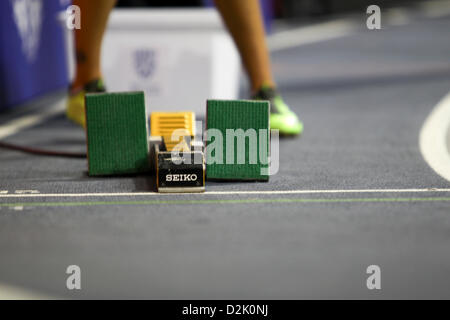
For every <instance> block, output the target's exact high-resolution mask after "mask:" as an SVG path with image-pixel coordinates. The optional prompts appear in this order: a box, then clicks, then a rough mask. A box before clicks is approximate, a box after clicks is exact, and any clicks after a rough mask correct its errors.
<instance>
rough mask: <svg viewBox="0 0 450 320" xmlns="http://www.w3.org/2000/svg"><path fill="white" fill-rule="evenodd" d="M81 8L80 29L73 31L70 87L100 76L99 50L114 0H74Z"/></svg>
mask: <svg viewBox="0 0 450 320" xmlns="http://www.w3.org/2000/svg"><path fill="white" fill-rule="evenodd" d="M74 4H75V5H77V6H79V7H80V9H81V29H80V30H76V31H75V47H76V57H77V64H76V73H75V80H74V82H73V84H72V87H74V88H77V87H83V86H84V85H86V84H87V83H89V82H91V81H93V80H98V79H100V78H101V70H100V52H101V45H102V39H103V34H104V32H105V28H106V24H107V22H108V16H109V13H110V12H111V10H112V8H113V7H114V5H115V4H116V0H74Z"/></svg>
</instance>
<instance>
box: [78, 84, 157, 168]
mask: <svg viewBox="0 0 450 320" xmlns="http://www.w3.org/2000/svg"><path fill="white" fill-rule="evenodd" d="M85 102H86V132H87V149H88V167H89V175H90V176H102V175H121V174H134V173H142V172H148V171H149V170H150V163H149V160H148V154H149V146H148V128H147V127H148V125H147V115H146V111H145V102H144V93H143V92H127V93H96V94H86V100H85Z"/></svg>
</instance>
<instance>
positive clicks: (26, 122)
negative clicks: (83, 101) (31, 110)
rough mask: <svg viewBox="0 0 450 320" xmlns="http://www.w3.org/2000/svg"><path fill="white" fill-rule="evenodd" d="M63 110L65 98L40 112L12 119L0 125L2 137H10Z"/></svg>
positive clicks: (0, 137) (0, 136)
mask: <svg viewBox="0 0 450 320" xmlns="http://www.w3.org/2000/svg"><path fill="white" fill-rule="evenodd" d="M63 111H64V100H63V99H61V101H59V102H58V103H55V104H54V105H53V106H52V107H50V108H48V109H45V110H44V111H42V112H40V113H36V114H30V115H26V116H23V117H20V118H18V119H15V120H11V121H10V122H7V123H6V124H3V125H1V126H0V139H3V138H6V137H9V136H11V135H13V134H16V133H17V132H19V131H21V130H24V129H26V128H29V127H32V126H35V125H38V124H40V123H42V122H44V121H45V120H47V119H49V118H51V117H53V116H55V115H58V114H61V113H62V112H63Z"/></svg>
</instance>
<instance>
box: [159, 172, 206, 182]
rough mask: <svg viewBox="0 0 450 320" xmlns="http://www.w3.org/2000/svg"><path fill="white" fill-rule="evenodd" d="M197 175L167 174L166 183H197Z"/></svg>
mask: <svg viewBox="0 0 450 320" xmlns="http://www.w3.org/2000/svg"><path fill="white" fill-rule="evenodd" d="M197 179H198V177H197V175H196V174H166V181H167V182H172V181H197Z"/></svg>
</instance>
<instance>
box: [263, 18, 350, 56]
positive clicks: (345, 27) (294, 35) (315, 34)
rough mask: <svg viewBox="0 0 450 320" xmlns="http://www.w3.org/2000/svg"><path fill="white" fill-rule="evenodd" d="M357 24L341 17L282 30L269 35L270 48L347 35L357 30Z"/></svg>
mask: <svg viewBox="0 0 450 320" xmlns="http://www.w3.org/2000/svg"><path fill="white" fill-rule="evenodd" d="M356 26H357V25H356V24H355V23H354V22H353V21H351V20H348V19H339V20H334V21H329V22H324V23H319V24H316V25H312V26H305V27H299V28H296V29H290V30H286V31H280V32H278V33H275V34H273V35H270V36H268V37H267V44H268V47H269V50H270V51H272V52H274V51H279V50H284V49H289V48H295V47H298V46H302V45H306V44H311V43H316V42H321V41H326V40H331V39H336V38H340V37H344V36H347V35H349V34H351V33H352V32H353V31H354V30H356V29H357V28H356Z"/></svg>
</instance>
